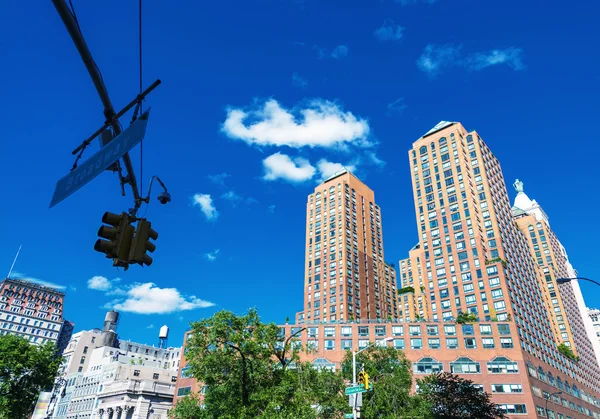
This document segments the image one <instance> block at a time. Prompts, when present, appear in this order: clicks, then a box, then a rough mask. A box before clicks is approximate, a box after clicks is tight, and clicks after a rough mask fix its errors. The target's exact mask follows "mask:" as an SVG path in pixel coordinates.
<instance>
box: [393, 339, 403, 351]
mask: <svg viewBox="0 0 600 419" xmlns="http://www.w3.org/2000/svg"><path fill="white" fill-rule="evenodd" d="M394 348H396V349H404V339H394Z"/></svg>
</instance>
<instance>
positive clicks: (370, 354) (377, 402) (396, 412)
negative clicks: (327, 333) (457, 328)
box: [342, 346, 429, 419]
mask: <svg viewBox="0 0 600 419" xmlns="http://www.w3.org/2000/svg"><path fill="white" fill-rule="evenodd" d="M356 364H357V371H358V370H361V369H364V371H365V372H366V373H367V374H369V381H370V384H371V385H372V386H373V390H372V391H368V392H366V393H363V406H362V408H361V417H365V418H379V419H396V418H399V417H407V418H409V417H411V418H428V417H429V413H428V410H429V409H428V406H427V404H426V403H425V402H424V400H423V399H422V398H421V397H420V396H418V395H411V389H412V373H411V364H410V361H408V360H407V359H406V357H405V356H404V353H403V352H402V351H400V350H398V349H395V348H392V347H378V346H372V347H370V348H368V349H366V350H364V351H363V352H361V353H359V354H358V355H357V356H356ZM342 372H343V374H344V378H346V379H347V380H349V381H350V382H351V381H352V353H351V352H347V353H346V356H345V357H344V360H343V362H342Z"/></svg>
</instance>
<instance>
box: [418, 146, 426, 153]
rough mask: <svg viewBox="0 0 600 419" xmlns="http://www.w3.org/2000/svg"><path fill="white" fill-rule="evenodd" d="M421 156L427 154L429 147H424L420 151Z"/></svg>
mask: <svg viewBox="0 0 600 419" xmlns="http://www.w3.org/2000/svg"><path fill="white" fill-rule="evenodd" d="M419 154H427V147H426V146H422V147H421V148H420V149H419Z"/></svg>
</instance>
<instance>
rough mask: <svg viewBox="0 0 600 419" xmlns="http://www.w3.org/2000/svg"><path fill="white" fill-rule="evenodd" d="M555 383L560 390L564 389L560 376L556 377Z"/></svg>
mask: <svg viewBox="0 0 600 419" xmlns="http://www.w3.org/2000/svg"><path fill="white" fill-rule="evenodd" d="M556 385H557V386H558V388H559V389H560V390H564V389H565V385H564V384H563V382H562V380H561V379H560V377H556Z"/></svg>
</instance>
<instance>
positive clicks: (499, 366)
mask: <svg viewBox="0 0 600 419" xmlns="http://www.w3.org/2000/svg"><path fill="white" fill-rule="evenodd" d="M487 370H488V372H490V373H492V374H516V373H518V372H519V365H518V364H517V363H516V362H513V361H511V360H509V359H508V358H505V357H503V356H497V357H496V358H494V359H493V360H492V361H490V362H488V363H487Z"/></svg>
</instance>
